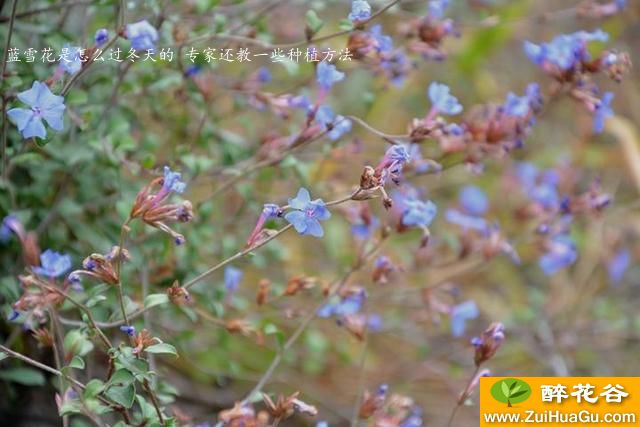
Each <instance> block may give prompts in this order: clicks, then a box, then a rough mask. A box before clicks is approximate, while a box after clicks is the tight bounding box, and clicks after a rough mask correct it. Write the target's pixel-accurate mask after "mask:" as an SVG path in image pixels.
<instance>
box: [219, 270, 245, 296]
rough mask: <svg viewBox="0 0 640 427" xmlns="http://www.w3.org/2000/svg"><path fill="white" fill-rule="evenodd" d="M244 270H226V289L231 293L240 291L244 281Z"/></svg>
mask: <svg viewBox="0 0 640 427" xmlns="http://www.w3.org/2000/svg"><path fill="white" fill-rule="evenodd" d="M243 275H244V273H242V270H239V269H237V268H235V267H231V266H229V267H227V268H225V269H224V287H225V289H226V290H227V291H229V292H234V291H235V290H236V289H238V286H239V285H240V281H241V280H242V276H243Z"/></svg>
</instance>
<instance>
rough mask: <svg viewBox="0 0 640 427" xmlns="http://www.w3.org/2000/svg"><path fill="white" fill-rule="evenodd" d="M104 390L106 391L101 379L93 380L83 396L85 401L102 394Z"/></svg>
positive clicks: (88, 384)
mask: <svg viewBox="0 0 640 427" xmlns="http://www.w3.org/2000/svg"><path fill="white" fill-rule="evenodd" d="M102 390H104V383H103V382H102V381H100V380H99V379H93V380H91V381H89V382H88V383H87V386H86V387H85V389H84V392H83V393H82V394H83V396H84V398H85V399H90V398H92V397H95V396H97V395H98V394H100V393H102Z"/></svg>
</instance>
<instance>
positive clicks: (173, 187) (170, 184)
mask: <svg viewBox="0 0 640 427" xmlns="http://www.w3.org/2000/svg"><path fill="white" fill-rule="evenodd" d="M181 177H182V174H181V173H180V172H173V171H171V169H170V168H169V166H165V167H164V181H163V183H162V188H163V189H164V190H165V191H167V192H171V191H175V192H176V193H183V192H184V190H185V189H186V188H187V184H185V183H184V182H183V181H180V178H181Z"/></svg>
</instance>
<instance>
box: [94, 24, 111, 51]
mask: <svg viewBox="0 0 640 427" xmlns="http://www.w3.org/2000/svg"><path fill="white" fill-rule="evenodd" d="M108 39H109V31H108V30H107V29H106V28H100V29H99V30H98V31H96V35H95V37H94V40H95V41H96V46H98V47H100V46H102V45H103V44H105V43H106V42H107V40H108Z"/></svg>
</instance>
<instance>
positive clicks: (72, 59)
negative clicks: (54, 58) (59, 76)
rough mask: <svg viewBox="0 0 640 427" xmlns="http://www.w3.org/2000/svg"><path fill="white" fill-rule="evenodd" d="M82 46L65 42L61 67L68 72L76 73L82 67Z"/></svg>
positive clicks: (61, 56)
mask: <svg viewBox="0 0 640 427" xmlns="http://www.w3.org/2000/svg"><path fill="white" fill-rule="evenodd" d="M80 53H81V51H80V46H70V45H69V44H65V45H64V46H63V48H62V54H61V55H60V68H62V69H63V70H64V72H65V73H67V74H71V75H73V74H75V73H77V72H78V71H80V69H81V68H82V55H81V54H80Z"/></svg>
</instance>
